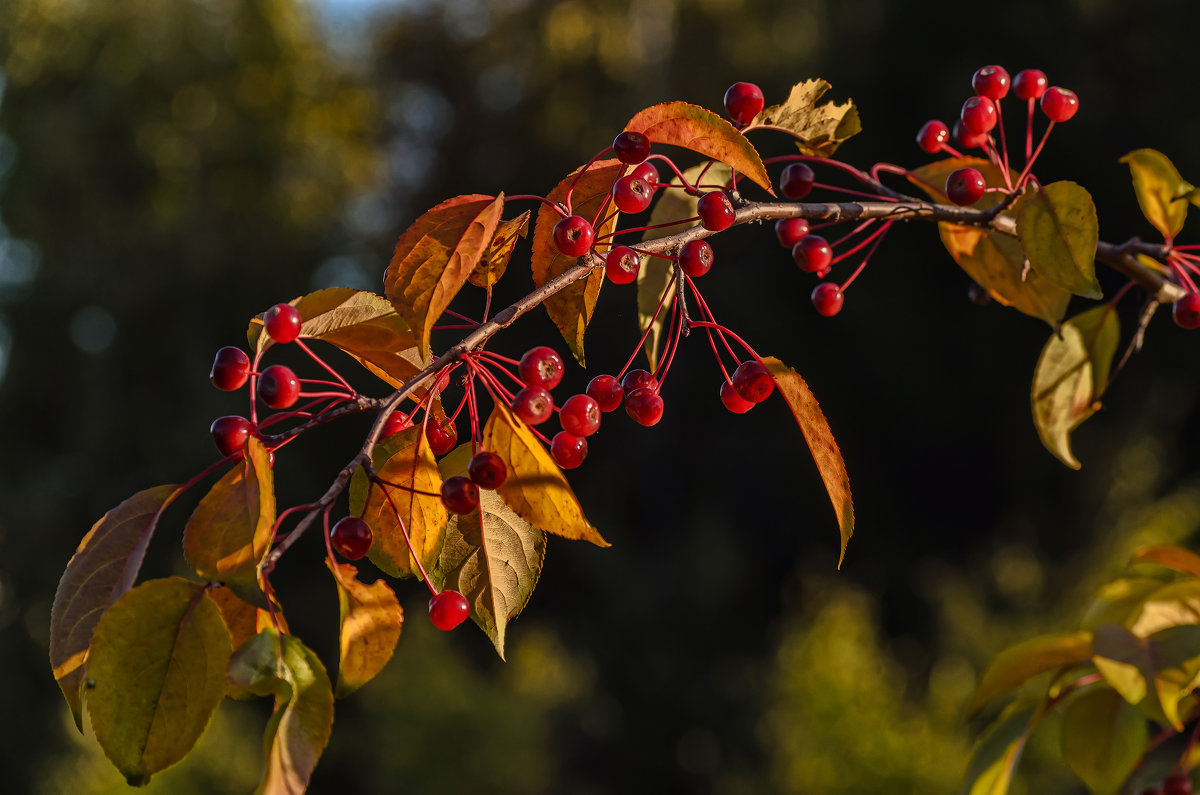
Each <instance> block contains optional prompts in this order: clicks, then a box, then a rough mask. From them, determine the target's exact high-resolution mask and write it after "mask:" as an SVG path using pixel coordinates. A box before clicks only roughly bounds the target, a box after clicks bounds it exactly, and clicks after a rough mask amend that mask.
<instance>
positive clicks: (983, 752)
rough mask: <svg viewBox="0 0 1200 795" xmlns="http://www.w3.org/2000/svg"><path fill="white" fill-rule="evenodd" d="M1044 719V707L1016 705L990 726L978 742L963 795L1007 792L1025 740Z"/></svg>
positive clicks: (969, 763) (996, 794) (969, 764)
mask: <svg viewBox="0 0 1200 795" xmlns="http://www.w3.org/2000/svg"><path fill="white" fill-rule="evenodd" d="M1040 718H1041V710H1039V709H1038V708H1036V707H1033V706H1029V705H1018V704H1013V705H1011V706H1010V707H1009V708H1008V709H1006V710H1005V711H1004V712H1003V713H1001V715H1000V717H999V718H998V719H997V720H996V722H995V723H993V724H992V725H991V726H989V727H988V729H987V731H985V732H984V733H983V734H982V735H981V736H980V738H979V740H978V742H976V743H975V748H974V749H973V750H972V751H971V759H970V761H969V762H968V763H967V774H966V776H965V778H964V781H963V786H962V789H961V790H960V792H961V793H963V795H1006V793H1007V792H1008V788H1009V786H1010V785H1011V784H1012V778H1013V774H1014V773H1015V772H1016V770H1017V763H1018V762H1019V761H1020V759H1021V753H1022V751H1024V749H1025V743H1026V742H1027V741H1028V740H1029V735H1030V734H1031V733H1032V732H1033V730H1034V728H1035V727H1036V726H1037V724H1038V722H1039V720H1040Z"/></svg>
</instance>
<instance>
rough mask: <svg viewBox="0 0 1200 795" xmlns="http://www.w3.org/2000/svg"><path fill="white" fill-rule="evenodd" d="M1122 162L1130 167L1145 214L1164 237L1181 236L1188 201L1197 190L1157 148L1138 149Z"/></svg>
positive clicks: (1136, 192) (1134, 186)
mask: <svg viewBox="0 0 1200 795" xmlns="http://www.w3.org/2000/svg"><path fill="white" fill-rule="evenodd" d="M1121 162H1122V163H1127V164H1128V165H1129V174H1130V176H1131V177H1133V192H1134V193H1135V194H1136V195H1137V200H1138V206H1139V207H1141V208H1142V215H1144V216H1146V220H1147V221H1149V222H1150V224H1151V225H1152V226H1153V227H1154V228H1155V229H1157V230H1158V231H1159V233H1160V234H1161V235H1162V236H1163V237H1164V238H1173V237H1175V236H1176V235H1178V234H1179V233H1180V231H1181V230H1182V229H1183V224H1184V222H1185V221H1186V220H1187V210H1188V206H1187V202H1188V201H1192V197H1191V195H1190V194H1191V192H1192V191H1193V190H1194V187H1193V186H1192V185H1191V184H1189V183H1187V182H1185V181H1184V179H1183V177H1181V176H1179V171H1178V170H1176V168H1175V164H1174V163H1172V162H1171V161H1170V159H1168V158H1167V156H1166V155H1164V154H1163V153H1162V152H1159V151H1156V150H1154V149H1135V150H1134V151H1132V152H1130V153H1129V154H1127V155H1125V156H1124V157H1122V158H1121ZM1180 197H1183V199H1180Z"/></svg>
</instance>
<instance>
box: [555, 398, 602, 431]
mask: <svg viewBox="0 0 1200 795" xmlns="http://www.w3.org/2000/svg"><path fill="white" fill-rule="evenodd" d="M558 421H559V422H560V423H562V427H563V430H564V431H566V432H567V433H569V434H571V435H572V436H591V435H592V434H593V433H595V432H596V431H598V430H600V404H599V403H597V402H596V399H595V398H592V397H589V396H587V395H571V397H569V398H567V400H566V402H565V403H563V404H562V409H560V410H559V412H558Z"/></svg>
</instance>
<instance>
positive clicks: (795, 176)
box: [779, 163, 817, 199]
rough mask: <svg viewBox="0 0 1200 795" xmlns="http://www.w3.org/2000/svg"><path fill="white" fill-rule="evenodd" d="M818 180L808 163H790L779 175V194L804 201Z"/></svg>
mask: <svg viewBox="0 0 1200 795" xmlns="http://www.w3.org/2000/svg"><path fill="white" fill-rule="evenodd" d="M816 179H817V175H816V174H814V173H813V170H812V167H811V166H809V165H808V163H789V164H788V165H787V167H786V168H784V169H783V172H782V173H781V174H780V175H779V192H780V193H782V194H783V195H784V196H785V197H787V198H789V199H803V198H804V197H805V196H807V195H808V193H809V191H811V190H812V186H813V182H814V181H816Z"/></svg>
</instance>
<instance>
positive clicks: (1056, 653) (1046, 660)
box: [967, 632, 1092, 715]
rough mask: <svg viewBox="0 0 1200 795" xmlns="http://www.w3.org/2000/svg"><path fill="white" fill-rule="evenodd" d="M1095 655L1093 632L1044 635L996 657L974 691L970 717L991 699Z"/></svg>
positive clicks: (969, 710) (969, 712)
mask: <svg viewBox="0 0 1200 795" xmlns="http://www.w3.org/2000/svg"><path fill="white" fill-rule="evenodd" d="M1091 656H1092V633H1090V632H1069V633H1062V634H1057V635H1041V636H1039V637H1036V638H1030V639H1029V640H1026V641H1023V642H1021V643H1018V644H1017V645H1015V646H1010V647H1009V648H1007V649H1005V650H1004V651H1002V652H1000V653H999V654H997V655H996V656H995V657H994V658H993V659H992V661H991V663H989V664H988V667H987V669H986V670H985V671H984V672H983V676H982V677H981V678H980V680H979V685H978V686H977V687H976V688H975V695H974V696H972V698H971V705H970V707H968V708H967V714H969V715H973V714H975V713H976V712H978V711H979V710H981V709H983V707H985V706H987V704H988V703H990V702H991V701H992V699H994V698H996V697H997V696H1000V695H1002V694H1004V693H1006V692H1008V691H1009V690H1012V689H1013V688H1014V687H1018V686H1020V685H1022V684H1024V683H1025V682H1026V681H1028V680H1029V679H1031V678H1033V677H1035V676H1037V675H1038V674H1043V673H1047V672H1048V671H1057V670H1059V669H1060V668H1067V667H1070V666H1072V665H1080V664H1082V663H1085V662H1087V661H1088V660H1089V659H1090V658H1091Z"/></svg>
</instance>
